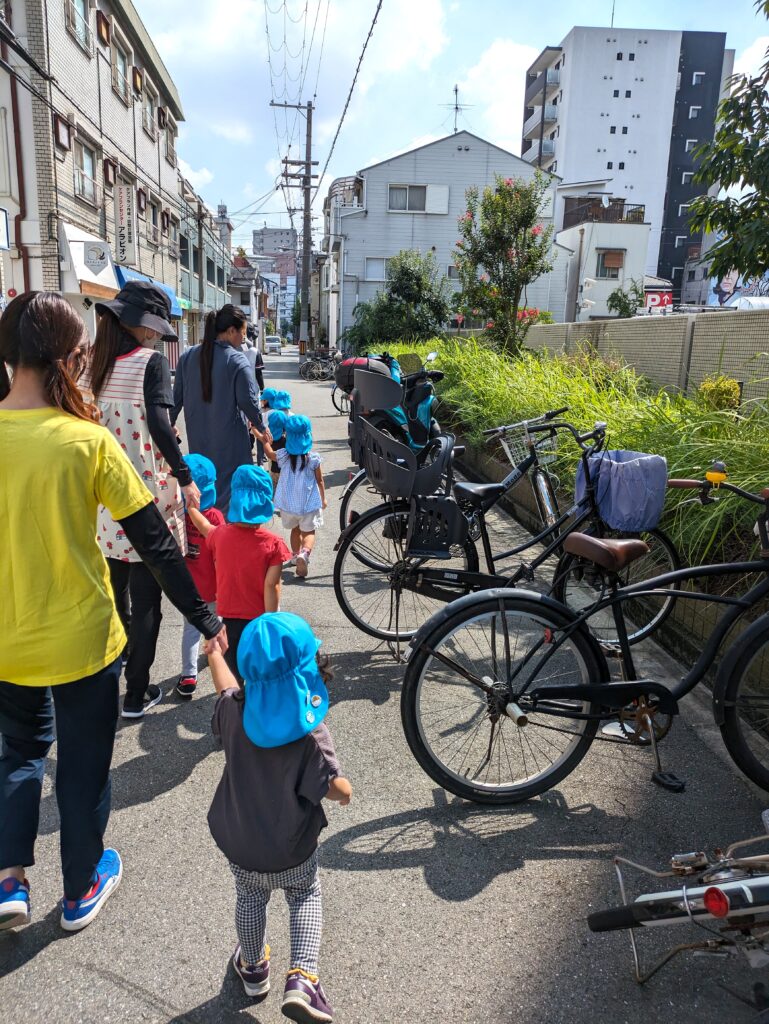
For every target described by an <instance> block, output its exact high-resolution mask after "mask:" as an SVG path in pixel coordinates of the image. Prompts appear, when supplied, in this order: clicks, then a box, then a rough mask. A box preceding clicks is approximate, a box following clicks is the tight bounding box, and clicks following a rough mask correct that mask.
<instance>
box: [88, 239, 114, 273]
mask: <svg viewBox="0 0 769 1024" xmlns="http://www.w3.org/2000/svg"><path fill="white" fill-rule="evenodd" d="M83 249H84V253H83V262H84V263H85V265H86V267H88V269H89V270H90V271H91V273H92V274H96V275H98V274H100V273H101V271H102V270H104V269H105V267H107V266H108V265H109V249H108V247H107V246H106V245H105V244H104V243H102V242H85V243H84V245H83Z"/></svg>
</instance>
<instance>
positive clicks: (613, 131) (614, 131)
mask: <svg viewBox="0 0 769 1024" xmlns="http://www.w3.org/2000/svg"><path fill="white" fill-rule="evenodd" d="M616 134H617V126H616V124H613V125H612V126H611V128H610V129H609V135H616Z"/></svg>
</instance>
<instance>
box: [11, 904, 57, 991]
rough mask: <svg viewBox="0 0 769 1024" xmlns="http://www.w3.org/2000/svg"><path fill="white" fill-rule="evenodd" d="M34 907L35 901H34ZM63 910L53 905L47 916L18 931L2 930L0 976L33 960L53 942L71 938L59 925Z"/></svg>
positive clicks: (16, 969)
mask: <svg viewBox="0 0 769 1024" xmlns="http://www.w3.org/2000/svg"><path fill="white" fill-rule="evenodd" d="M33 909H34V903H33ZM60 916H61V910H60V908H59V906H58V905H57V906H55V907H53V908H52V909H51V910H49V911H48V913H47V914H46V915H45V917H43V918H41V919H40V920H39V921H34V922H33V923H32V924H29V925H27V927H26V928H21V929H19V930H18V931H16V930H14V931H9V932H0V978H4V977H6V976H7V975H9V974H13V972H14V971H18V970H19V968H20V967H23V966H24V965H25V964H27V963H29V961H30V960H33V959H34V958H35V957H36V956H37V955H38V953H42V951H43V950H44V949H45V948H46V946H50V945H51V943H52V942H58V941H59V940H60V939H66V938H69V936H68V935H67V933H66V932H63V931H62V930H61V928H60V927H59V917H60Z"/></svg>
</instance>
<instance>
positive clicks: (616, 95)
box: [614, 89, 619, 100]
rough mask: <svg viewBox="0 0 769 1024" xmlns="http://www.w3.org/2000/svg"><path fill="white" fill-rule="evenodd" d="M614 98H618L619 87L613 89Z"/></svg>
mask: <svg viewBox="0 0 769 1024" xmlns="http://www.w3.org/2000/svg"><path fill="white" fill-rule="evenodd" d="M614 99H615V100H616V99H619V89H615V90H614Z"/></svg>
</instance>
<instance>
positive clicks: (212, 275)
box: [206, 258, 216, 285]
mask: <svg viewBox="0 0 769 1024" xmlns="http://www.w3.org/2000/svg"><path fill="white" fill-rule="evenodd" d="M206 281H208V283H209V284H213V285H215V284H216V264H215V263H214V261H213V260H212V259H210V258H207V259H206Z"/></svg>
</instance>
